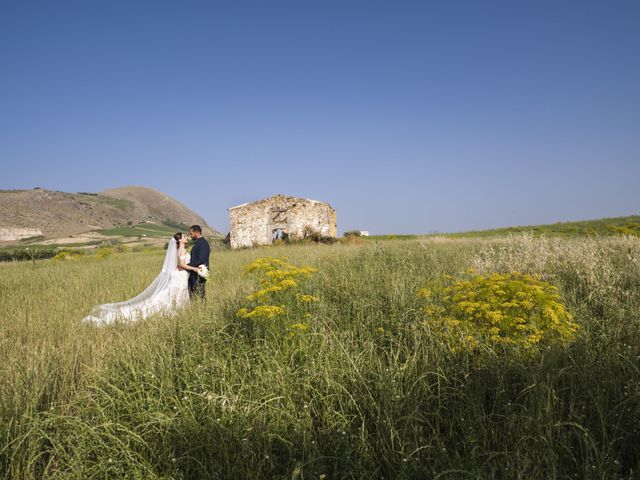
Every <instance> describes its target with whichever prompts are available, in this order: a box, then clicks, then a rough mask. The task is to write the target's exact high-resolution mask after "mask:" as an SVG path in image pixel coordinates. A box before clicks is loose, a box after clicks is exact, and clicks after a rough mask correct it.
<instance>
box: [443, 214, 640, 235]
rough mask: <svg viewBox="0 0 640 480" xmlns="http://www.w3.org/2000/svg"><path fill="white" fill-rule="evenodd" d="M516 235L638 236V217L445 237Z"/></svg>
mask: <svg viewBox="0 0 640 480" xmlns="http://www.w3.org/2000/svg"><path fill="white" fill-rule="evenodd" d="M517 233H531V234H533V235H549V236H563V237H571V236H582V235H640V215H630V216H627V217H612V218H599V219H595V220H583V221H578V222H558V223H551V224H547V225H525V226H516V227H504V228H494V229H491V230H473V231H469V232H460V233H450V234H446V235H447V236H449V237H496V236H503V235H509V234H517Z"/></svg>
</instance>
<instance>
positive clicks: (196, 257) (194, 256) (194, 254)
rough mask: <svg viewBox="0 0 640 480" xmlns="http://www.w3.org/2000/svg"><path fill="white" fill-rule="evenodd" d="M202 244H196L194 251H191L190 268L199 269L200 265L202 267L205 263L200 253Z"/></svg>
mask: <svg viewBox="0 0 640 480" xmlns="http://www.w3.org/2000/svg"><path fill="white" fill-rule="evenodd" d="M200 250H201V248H200V243H196V244H195V245H194V246H193V250H191V261H190V262H189V263H188V265H189V266H190V267H197V266H198V265H202V264H203V263H204V262H203V261H202V254H201V253H200Z"/></svg>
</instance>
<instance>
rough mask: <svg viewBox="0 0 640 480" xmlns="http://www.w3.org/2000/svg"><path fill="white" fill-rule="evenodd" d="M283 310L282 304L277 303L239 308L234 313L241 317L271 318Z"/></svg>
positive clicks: (280, 313)
mask: <svg viewBox="0 0 640 480" xmlns="http://www.w3.org/2000/svg"><path fill="white" fill-rule="evenodd" d="M284 312H285V309H284V307H283V306H277V305H258V306H257V307H255V308H252V309H248V308H241V309H240V310H238V311H237V312H236V314H237V315H238V316H239V317H241V318H256V319H260V318H261V319H266V320H271V319H273V318H276V317H277V316H279V315H282V314H283V313H284Z"/></svg>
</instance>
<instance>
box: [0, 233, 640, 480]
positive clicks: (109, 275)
mask: <svg viewBox="0 0 640 480" xmlns="http://www.w3.org/2000/svg"><path fill="white" fill-rule="evenodd" d="M267 255H270V256H281V255H285V256H286V257H288V258H289V260H290V262H292V263H294V264H295V265H298V266H302V265H311V266H313V267H315V268H316V269H317V272H316V273H315V274H312V275H311V276H310V277H309V278H308V279H307V280H305V281H304V282H303V281H301V282H300V288H301V289H303V291H304V292H305V293H307V294H309V295H311V296H313V297H314V298H316V299H317V302H314V303H312V304H309V306H308V307H305V308H306V309H307V310H303V309H302V307H300V306H299V305H298V306H295V305H294V304H293V303H291V304H289V303H287V302H288V300H286V301H285V300H283V301H282V305H284V306H285V307H286V308H287V310H286V311H287V313H286V315H285V316H284V317H280V318H275V319H272V320H251V319H245V318H239V317H238V316H236V311H237V310H238V309H239V308H240V307H245V306H246V305H247V299H246V298H245V297H246V296H247V295H248V294H249V293H250V292H253V291H255V289H256V288H259V286H258V285H257V282H256V279H255V278H253V277H251V276H248V275H245V274H243V268H242V267H243V265H245V264H247V263H249V262H251V261H252V260H254V259H256V258H259V257H264V256H267ZM162 258H163V252H162V251H155V252H154V251H145V252H141V253H123V254H114V255H112V256H109V257H107V258H105V259H102V260H101V259H99V258H98V257H96V256H94V255H86V256H82V257H80V258H78V259H75V260H67V261H55V260H42V261H36V262H35V263H33V262H14V263H5V264H1V265H0V312H1V314H2V317H1V318H2V328H1V329H0V379H1V381H0V478H7V479H27V478H29V479H31V478H56V479H93V478H95V479H98V478H99V479H110V478H136V479H154V478H157V479H192V478H212V479H230V478H281V479H285V478H286V479H292V478H293V479H303V478H304V479H323V478H324V479H335V478H353V479H356V478H358V479H359V478H385V479H386V478H415V479H423V478H441V479H467V478H473V479H484V478H507V479H511V478H513V479H547V478H558V479H570V478H580V479H603V478H605V479H628V478H638V476H639V475H640V449H639V448H638V445H640V368H639V366H640V239H638V238H635V237H630V236H627V237H607V238H582V237H576V238H567V239H551V238H534V237H531V236H525V237H516V238H511V239H490V240H482V239H446V238H441V237H436V238H429V239H426V238H425V239H421V238H417V239H410V240H403V241H396V240H389V241H384V242H380V241H375V240H374V241H370V242H358V243H353V244H340V243H338V244H333V245H315V244H312V245H291V246H278V247H271V248H260V249H247V250H239V251H231V250H224V251H219V252H214V254H213V255H212V258H211V267H212V268H211V273H212V278H211V279H210V281H209V282H208V283H207V295H208V299H209V301H208V303H207V304H206V305H201V304H195V305H192V306H191V307H189V308H188V309H186V310H183V311H182V312H180V313H179V314H178V315H176V316H174V317H156V318H152V319H148V320H145V321H141V322H139V323H137V324H133V325H121V324H120V325H113V326H108V327H103V328H97V327H93V326H90V325H84V324H82V323H81V322H80V319H81V318H82V317H83V316H85V315H86V314H87V313H88V312H89V311H90V308H91V306H92V305H93V304H96V303H103V302H109V301H118V300H123V299H126V298H129V297H131V296H133V295H134V294H136V293H138V292H140V291H141V290H142V289H143V288H144V287H145V286H146V285H147V284H148V283H149V282H150V281H151V279H152V278H154V276H155V275H156V274H157V272H158V270H159V268H160V265H161V262H162ZM469 268H474V269H475V271H477V272H480V273H487V274H489V273H491V272H510V271H514V270H518V271H522V272H525V273H540V274H542V275H543V278H544V279H545V280H547V281H549V282H551V283H552V284H554V285H556V286H557V287H558V288H559V294H560V296H561V298H562V302H563V303H564V305H565V306H566V307H567V309H568V310H569V311H570V312H571V313H572V314H573V316H574V318H575V321H576V322H577V323H578V325H579V331H578V334H577V336H576V338H575V340H574V341H573V342H572V343H569V344H567V345H564V346H562V345H551V344H550V345H548V346H546V347H544V348H542V349H541V351H539V352H537V353H532V354H530V355H521V354H517V353H516V352H515V351H514V350H510V349H509V348H507V347H504V348H498V347H490V346H486V347H485V348H482V349H480V350H473V351H465V350H462V351H461V350H455V349H453V348H452V344H451V343H449V341H448V339H447V338H446V337H442V336H440V335H439V334H436V333H435V331H433V330H431V328H430V327H428V326H427V325H429V323H428V322H426V320H428V318H427V314H426V313H425V309H424V304H423V299H421V298H420V297H419V296H418V295H417V293H418V292H419V291H420V290H421V289H422V288H423V287H424V286H425V285H429V284H431V283H432V282H434V281H438V280H439V279H442V278H446V277H444V276H445V275H453V276H454V277H456V276H458V275H459V274H460V272H463V271H466V270H467V269H469ZM299 323H304V324H305V325H308V328H307V327H305V328H304V329H303V328H299V329H296V328H297V327H295V325H296V324H299Z"/></svg>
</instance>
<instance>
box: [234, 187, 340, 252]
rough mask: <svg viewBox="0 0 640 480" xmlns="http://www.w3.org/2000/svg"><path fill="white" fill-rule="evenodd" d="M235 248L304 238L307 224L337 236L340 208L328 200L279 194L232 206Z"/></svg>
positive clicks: (327, 235) (319, 232) (321, 231)
mask: <svg viewBox="0 0 640 480" xmlns="http://www.w3.org/2000/svg"><path fill="white" fill-rule="evenodd" d="M229 218H230V221H231V234H230V237H231V238H230V241H231V248H239V247H252V246H257V245H269V244H271V243H273V241H274V240H276V239H278V238H282V237H283V236H284V237H285V238H286V236H288V237H289V238H291V239H294V238H303V237H304V234H305V228H306V229H307V231H312V232H316V233H318V234H320V235H322V236H325V237H336V235H337V227H336V211H335V210H334V209H333V208H332V207H331V205H329V204H328V203H324V202H318V201H316V200H308V199H305V198H296V197H286V196H284V195H275V196H273V197H271V198H265V199H264V200H259V201H257V202H253V203H245V204H243V205H238V206H237V207H231V208H230V209H229Z"/></svg>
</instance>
